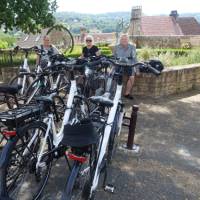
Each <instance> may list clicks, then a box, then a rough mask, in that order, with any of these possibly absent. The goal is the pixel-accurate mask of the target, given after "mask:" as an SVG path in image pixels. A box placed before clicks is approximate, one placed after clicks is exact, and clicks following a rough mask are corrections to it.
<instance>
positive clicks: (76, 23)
mask: <svg viewBox="0 0 200 200" xmlns="http://www.w3.org/2000/svg"><path fill="white" fill-rule="evenodd" d="M130 15H131V14H130V12H113V13H103V14H96V15H95V14H82V13H76V12H57V13H55V17H56V19H57V21H59V22H62V23H65V24H67V25H68V26H70V29H71V31H72V32H73V33H80V27H86V28H87V29H88V30H92V29H97V30H99V31H101V32H105V33H109V32H114V31H116V26H117V24H118V23H119V22H120V21H121V20H122V18H123V20H124V24H125V25H126V24H128V23H129V21H130ZM180 17H195V18H196V19H197V20H198V21H199V23H200V13H184V14H180Z"/></svg>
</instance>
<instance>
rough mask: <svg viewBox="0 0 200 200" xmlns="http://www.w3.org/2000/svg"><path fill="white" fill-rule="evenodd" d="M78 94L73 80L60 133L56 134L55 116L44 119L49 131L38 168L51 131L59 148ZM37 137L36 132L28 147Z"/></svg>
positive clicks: (41, 151) (39, 155) (40, 154)
mask: <svg viewBox="0 0 200 200" xmlns="http://www.w3.org/2000/svg"><path fill="white" fill-rule="evenodd" d="M76 94H77V87H76V81H75V80H71V87H70V92H69V97H68V101H67V109H66V110H65V114H64V118H63V121H62V125H61V128H60V130H59V132H58V133H56V127H55V123H54V119H53V114H49V115H48V117H47V118H45V119H44V122H45V123H46V124H47V130H46V133H45V137H44V140H43V143H42V147H41V150H40V153H39V154H38V160H37V164H36V168H38V167H39V166H41V165H42V163H41V158H42V155H43V154H44V148H45V144H46V140H47V137H48V135H49V131H50V130H51V131H52V135H53V145H54V147H55V148H56V147H58V146H59V144H60V142H61V141H62V139H63V136H64V133H63V130H64V126H65V125H66V124H67V123H68V121H69V118H70V114H71V111H72V108H73V100H74V96H75V95H76ZM37 135H38V132H36V133H35V134H34V136H33V138H32V139H31V141H30V142H29V144H28V147H30V146H31V145H32V143H33V142H34V140H35V138H36V137H37ZM26 151H28V148H26ZM24 153H25V152H24Z"/></svg>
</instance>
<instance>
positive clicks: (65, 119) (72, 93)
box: [53, 80, 77, 147]
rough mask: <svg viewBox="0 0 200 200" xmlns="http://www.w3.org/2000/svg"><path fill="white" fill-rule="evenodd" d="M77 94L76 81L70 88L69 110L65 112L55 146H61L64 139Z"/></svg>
mask: <svg viewBox="0 0 200 200" xmlns="http://www.w3.org/2000/svg"><path fill="white" fill-rule="evenodd" d="M76 94H77V87H76V81H75V80H71V87H70V92H69V97H68V100H67V109H66V110H65V114H64V117H63V121H62V126H61V129H60V131H59V133H58V134H57V136H56V138H55V140H53V144H54V145H55V146H56V147H57V146H58V145H59V143H60V142H61V140H62V138H63V130H64V126H65V125H66V124H67V123H68V121H69V117H70V114H71V111H72V107H73V100H74V96H75V95H76Z"/></svg>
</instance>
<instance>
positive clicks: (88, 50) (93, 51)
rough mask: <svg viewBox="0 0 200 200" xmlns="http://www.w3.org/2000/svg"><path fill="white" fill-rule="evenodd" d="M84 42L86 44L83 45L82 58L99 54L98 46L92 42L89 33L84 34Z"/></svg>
mask: <svg viewBox="0 0 200 200" xmlns="http://www.w3.org/2000/svg"><path fill="white" fill-rule="evenodd" d="M85 42H86V46H85V47H83V50H82V55H81V57H82V58H88V57H91V56H99V55H100V51H99V49H98V47H97V46H95V45H94V44H93V43H94V39H93V37H92V36H91V35H87V36H86V38H85Z"/></svg>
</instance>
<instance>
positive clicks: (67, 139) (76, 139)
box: [62, 119, 98, 147]
mask: <svg viewBox="0 0 200 200" xmlns="http://www.w3.org/2000/svg"><path fill="white" fill-rule="evenodd" d="M97 139H98V137H97V132H96V131H95V128H94V125H93V123H92V122H91V121H90V120H88V119H87V120H86V119H84V120H82V121H81V122H80V123H76V124H72V125H71V124H67V125H65V127H64V137H63V140H62V144H63V145H65V146H71V147H84V146H88V145H91V144H95V143H96V142H97Z"/></svg>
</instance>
